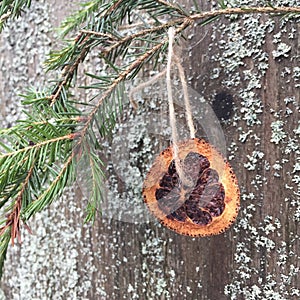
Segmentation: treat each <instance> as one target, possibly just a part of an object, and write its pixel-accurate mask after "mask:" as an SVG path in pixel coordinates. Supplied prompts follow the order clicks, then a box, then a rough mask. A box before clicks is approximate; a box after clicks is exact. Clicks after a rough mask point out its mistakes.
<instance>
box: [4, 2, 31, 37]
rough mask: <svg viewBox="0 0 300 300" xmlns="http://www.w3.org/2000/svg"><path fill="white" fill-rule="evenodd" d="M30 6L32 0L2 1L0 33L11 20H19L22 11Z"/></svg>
mask: <svg viewBox="0 0 300 300" xmlns="http://www.w3.org/2000/svg"><path fill="white" fill-rule="evenodd" d="M30 5H31V0H5V1H0V33H1V31H2V30H3V28H4V26H5V25H6V23H7V21H8V20H9V19H15V18H18V17H19V16H20V15H21V13H22V11H23V10H24V9H25V8H27V7H30Z"/></svg>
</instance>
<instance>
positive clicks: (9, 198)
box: [0, 0, 300, 275]
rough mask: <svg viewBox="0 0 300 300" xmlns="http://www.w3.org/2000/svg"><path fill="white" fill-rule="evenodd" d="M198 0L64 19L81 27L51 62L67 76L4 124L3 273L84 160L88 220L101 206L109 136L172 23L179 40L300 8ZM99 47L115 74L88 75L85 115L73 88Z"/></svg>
mask: <svg viewBox="0 0 300 300" xmlns="http://www.w3.org/2000/svg"><path fill="white" fill-rule="evenodd" d="M3 3H4V4H3ZM5 3H6V4H5ZM12 3H14V5H15V7H16V9H15V15H17V14H18V13H17V12H20V11H21V7H23V6H24V5H30V1H5V2H2V4H1V2H0V4H1V7H0V18H1V17H2V16H3V15H5V14H6V13H8V12H9V11H11V9H12V6H11V5H12ZM194 3H195V8H196V9H194V11H192V12H189V11H187V10H186V9H184V8H183V7H181V6H179V5H178V4H172V3H170V2H168V1H165V0H115V1H105V0H102V1H100V0H93V1H89V2H87V3H85V4H83V5H82V6H81V9H80V10H79V11H78V12H76V13H75V14H73V15H71V16H70V17H69V18H67V19H66V21H65V22H63V23H62V26H61V28H60V33H61V36H62V37H66V36H67V35H70V34H71V33H72V32H73V31H74V30H77V31H79V32H78V34H77V36H76V37H75V38H74V39H70V38H69V40H68V41H66V46H65V47H64V48H63V49H61V50H59V51H54V52H52V53H50V55H49V59H48V60H47V61H46V66H47V69H48V70H49V71H50V70H56V71H58V70H62V73H61V75H60V77H59V78H58V79H57V80H56V83H54V84H53V85H52V86H50V87H49V88H47V89H45V90H44V91H36V90H34V89H29V90H28V91H27V93H25V94H24V95H23V99H24V100H23V104H24V105H25V106H28V107H29V109H27V110H26V111H25V113H26V116H27V117H26V119H24V120H20V121H19V122H18V123H17V124H16V125H15V126H13V127H11V128H8V129H2V130H0V209H1V211H2V216H1V218H0V275H1V270H2V265H3V262H4V259H5V255H6V252H7V247H8V244H9V241H10V240H11V241H12V243H14V241H15V239H16V238H17V239H20V228H21V224H24V225H25V227H26V228H28V227H27V225H26V222H27V221H28V220H29V219H30V218H31V217H32V216H33V215H34V214H35V213H36V212H38V211H41V210H43V209H45V208H46V207H47V206H49V205H50V204H51V203H52V202H53V200H54V199H55V198H56V197H57V196H59V195H61V193H62V191H63V190H64V188H65V187H66V186H67V185H68V184H70V183H71V182H73V181H74V180H75V178H76V164H78V163H79V162H80V161H84V162H87V164H88V165H89V168H90V170H91V185H92V191H91V195H90V199H89V202H88V204H87V215H86V219H85V221H93V220H94V219H95V216H96V213H97V212H101V199H102V187H103V181H104V170H105V165H104V164H103V162H102V160H101V158H100V156H99V155H98V151H99V149H101V141H102V139H104V138H105V137H106V136H108V135H110V134H111V132H112V129H113V127H114V125H115V123H116V122H117V118H118V115H120V113H121V112H122V110H123V105H124V101H125V100H124V99H125V98H126V97H124V93H125V87H124V86H125V81H126V80H129V79H132V78H134V77H135V76H136V75H137V74H138V72H139V70H141V69H142V68H143V66H145V65H146V64H147V63H149V62H152V63H153V64H152V66H154V67H155V66H158V65H159V64H162V63H163V59H162V57H163V56H164V54H165V50H166V48H167V43H168V38H167V29H168V28H169V27H175V33H176V37H177V38H178V37H180V35H181V34H182V33H183V32H184V30H185V28H187V27H189V26H191V25H193V24H195V23H197V24H199V25H203V26H204V25H206V24H208V23H209V22H211V21H214V20H216V19H217V18H219V17H220V16H222V15H230V14H250V13H268V14H271V13H273V14H284V15H291V14H298V15H299V13H300V8H299V7H296V8H293V7H274V6H268V7H249V8H227V7H226V4H225V1H220V8H221V9H219V10H214V11H208V12H201V11H200V9H199V7H197V6H196V2H195V1H194ZM22 5H23V6H22ZM18 8H19V10H18ZM13 14H14V13H13V12H12V13H11V15H12V16H13ZM3 20H4V19H3ZM5 20H6V19H5ZM133 24H135V25H134V26H133ZM0 29H1V19H0ZM91 52H94V53H97V55H98V56H99V57H100V58H101V59H102V65H103V69H105V70H107V72H106V74H103V72H102V73H101V74H98V73H95V74H94V73H89V74H85V75H86V76H89V77H90V78H91V79H93V83H92V84H90V85H88V86H84V87H83V88H85V89H87V90H89V89H94V90H95V91H96V95H95V96H93V99H90V100H92V101H91V102H90V103H86V107H87V108H88V109H87V110H85V111H86V113H83V112H82V111H83V110H82V109H81V105H82V103H81V100H80V99H76V98H75V97H74V96H72V88H73V87H74V86H75V84H76V75H77V72H78V68H79V67H80V65H81V64H82V63H83V62H84V60H85V59H86V57H87V56H88V55H89V54H90V53H91ZM26 108H27V107H26ZM22 222H23V223H22Z"/></svg>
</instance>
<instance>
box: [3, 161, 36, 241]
mask: <svg viewBox="0 0 300 300" xmlns="http://www.w3.org/2000/svg"><path fill="white" fill-rule="evenodd" d="M34 166H35V162H34V163H33V164H32V166H31V168H30V169H29V171H28V174H27V176H26V178H25V180H24V182H23V184H22V188H21V190H20V192H19V194H18V197H17V199H16V202H15V205H14V208H13V210H12V211H11V213H10V214H9V215H8V217H7V219H6V224H5V225H4V226H3V227H2V228H1V229H0V235H2V234H3V233H4V232H5V231H6V230H7V229H8V228H10V230H11V234H10V236H11V243H12V245H14V243H15V238H17V239H18V242H19V243H21V232H20V227H21V225H20V214H21V208H22V200H23V195H24V193H25V191H26V187H27V185H28V183H29V180H30V177H31V175H32V173H33V170H34ZM27 227H28V226H27ZM28 228H29V227H28Z"/></svg>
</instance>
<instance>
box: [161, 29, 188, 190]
mask: <svg viewBox="0 0 300 300" xmlns="http://www.w3.org/2000/svg"><path fill="white" fill-rule="evenodd" d="M168 37H169V46H168V62H167V73H166V83H167V94H168V105H169V118H170V126H171V132H172V133H171V134H172V143H173V147H172V148H173V157H174V161H175V167H176V171H177V173H178V176H179V178H180V180H181V182H182V183H183V184H184V185H187V186H189V185H190V184H191V182H190V180H189V178H187V177H186V176H185V174H184V170H183V167H182V164H181V162H180V158H179V148H178V133H177V127H176V119H175V109H174V101H173V92H172V81H171V66H172V56H173V43H174V38H175V30H174V28H173V27H170V28H169V30H168Z"/></svg>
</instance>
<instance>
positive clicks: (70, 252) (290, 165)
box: [0, 0, 300, 300]
mask: <svg viewBox="0 0 300 300" xmlns="http://www.w3.org/2000/svg"><path fill="white" fill-rule="evenodd" d="M236 2H240V1H236ZM242 2H243V4H244V5H245V3H246V2H247V1H242ZM248 2H249V4H252V3H253V2H252V1H248ZM277 3H279V4H286V3H287V1H285V0H281V1H277ZM288 3H289V4H290V5H299V4H300V3H299V1H297V0H294V1H288ZM70 7H71V5H70V4H69V3H68V5H65V4H62V3H61V2H60V1H54V0H52V1H34V2H33V5H32V9H31V11H30V12H27V13H25V14H24V15H23V17H22V18H21V19H19V20H18V21H17V22H15V23H14V24H12V23H10V24H9V26H8V28H6V29H5V31H4V32H3V33H2V35H1V37H0V109H1V117H3V120H2V124H3V126H8V125H9V124H12V123H14V122H15V120H16V119H18V118H19V117H20V115H21V112H20V105H19V101H20V100H19V97H18V93H20V92H22V91H23V90H24V88H25V87H27V86H28V85H30V84H33V85H35V86H43V83H44V81H45V80H46V79H47V75H45V74H44V70H43V68H42V63H43V61H44V59H45V55H46V54H47V53H48V52H49V50H50V49H51V48H52V47H54V46H55V47H56V45H57V41H56V38H55V34H54V31H53V27H54V26H57V24H58V23H59V21H60V20H61V19H62V18H63V16H64V15H67V14H68V13H69V11H70V9H71V8H70ZM203 8H204V9H207V10H208V9H211V8H212V4H205V5H203ZM187 36H188V39H187V42H185V45H186V49H183V55H184V56H185V57H186V60H185V67H186V72H187V75H188V79H189V82H190V85H191V87H192V88H193V89H194V90H196V91H197V92H198V93H199V94H200V95H202V96H203V97H204V98H205V99H206V100H207V101H208V102H209V103H210V104H211V105H212V106H213V107H214V108H215V109H216V112H217V114H218V115H220V116H221V115H223V116H224V117H225V119H226V120H225V121H224V120H221V121H220V124H221V125H222V128H223V132H224V133H225V137H226V145H227V157H228V158H229V160H230V163H231V164H232V166H233V168H234V170H235V172H236V174H237V177H238V180H239V185H240V189H241V209H240V213H239V216H238V220H237V222H236V223H235V224H234V225H233V226H232V227H231V228H230V229H229V230H228V231H227V232H226V233H224V234H222V235H219V236H213V237H209V238H190V237H185V236H180V235H177V234H176V233H174V232H172V231H169V230H167V229H165V228H163V227H162V226H160V225H158V224H157V223H156V222H154V221H151V222H150V223H144V224H134V223H129V222H124V221H118V220H116V219H115V218H113V219H110V218H102V219H101V218H99V220H97V222H96V223H95V225H94V226H93V227H92V226H90V225H83V218H84V212H83V211H82V207H84V205H85V203H82V200H81V197H80V193H78V192H77V190H76V188H74V189H70V191H69V192H68V193H66V194H65V195H64V196H63V197H62V199H60V200H58V201H56V202H55V203H54V204H53V205H52V207H51V208H50V209H49V210H47V212H44V213H41V214H39V215H38V216H36V218H35V220H33V221H31V223H30V226H31V228H32V230H33V235H29V234H28V233H26V232H25V231H24V236H23V244H22V245H21V246H19V245H17V246H15V247H14V248H11V249H10V250H9V254H8V259H7V262H6V267H5V273H4V277H3V279H2V284H1V286H2V291H3V297H6V299H24V300H25V299H26V300H27V299H193V300H200V299H209V300H222V299H299V298H300V281H299V278H298V275H299V267H300V263H299V260H300V242H299V221H300V148H299V137H300V122H299V113H300V110H299V105H300V101H299V100H300V99H299V88H300V66H299V58H300V49H299V41H300V40H299V20H298V21H295V20H293V21H291V22H284V21H280V18H269V17H268V16H265V15H256V16H244V17H237V18H236V17H234V18H232V19H230V18H221V19H220V20H218V21H217V22H214V23H212V24H210V25H208V26H205V27H204V28H200V27H195V28H194V29H193V30H192V31H191V32H189V33H188V34H187ZM200 40H201V41H200ZM199 41H200V42H199ZM84 68H87V67H84ZM231 101H232V103H233V105H232V106H231ZM220 103H221V104H222V105H220ZM146 153H147V152H146ZM143 175H145V174H143ZM141 201H142V199H141ZM4 294H5V296H4ZM3 299H5V298H3Z"/></svg>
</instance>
